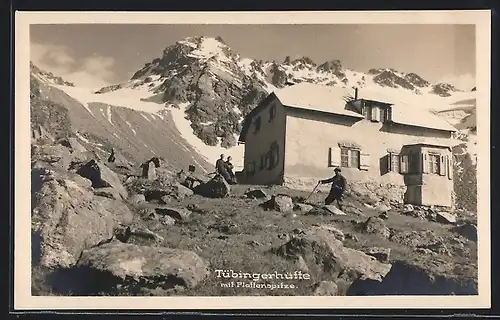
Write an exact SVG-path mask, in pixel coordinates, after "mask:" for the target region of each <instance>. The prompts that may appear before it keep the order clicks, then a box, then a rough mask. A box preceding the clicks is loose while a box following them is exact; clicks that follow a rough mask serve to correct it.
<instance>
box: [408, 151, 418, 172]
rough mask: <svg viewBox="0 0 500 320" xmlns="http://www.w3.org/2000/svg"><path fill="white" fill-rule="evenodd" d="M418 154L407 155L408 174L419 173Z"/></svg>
mask: <svg viewBox="0 0 500 320" xmlns="http://www.w3.org/2000/svg"><path fill="white" fill-rule="evenodd" d="M419 157H420V154H417V153H410V154H409V155H408V172H409V173H419V172H420V168H419V167H420V166H419V161H418V159H419Z"/></svg>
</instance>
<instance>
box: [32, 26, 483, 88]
mask: <svg viewBox="0 0 500 320" xmlns="http://www.w3.org/2000/svg"><path fill="white" fill-rule="evenodd" d="M198 35H201V36H210V37H216V36H220V37H221V38H222V39H223V40H224V42H226V43H227V44H228V45H229V46H230V47H231V48H232V49H233V50H234V51H236V52H238V53H239V54H240V55H241V56H243V57H248V58H254V59H259V60H264V61H272V60H276V61H283V60H284V58H285V57H286V56H290V57H292V58H295V57H301V56H307V57H309V58H311V59H312V60H313V61H315V62H316V63H317V64H320V63H322V62H325V61H327V60H334V59H335V60H340V61H341V62H342V65H343V66H344V67H347V68H350V69H353V70H356V71H359V72H366V71H368V70H369V69H371V68H393V69H396V70H399V71H402V72H415V73H417V74H419V75H420V76H422V77H423V78H424V79H426V80H428V81H430V82H433V83H435V82H440V81H446V82H449V83H452V84H454V85H455V86H457V87H459V88H462V89H464V90H470V89H471V88H472V86H474V83H475V72H476V70H475V63H476V57H475V56H476V43H475V26H474V25H445V24H442V25H428V24H427V25H424V24H418V25H391V24H386V25H383V24H373V25H367V24H365V25H362V24H349V25H339V24H337V25H335V24H331V25H144V24H135V25H133V24H121V25H120V24H58V25H31V28H30V44H31V45H30V50H31V51H30V56H31V61H32V62H33V63H35V64H36V65H37V66H38V67H40V68H42V69H44V70H46V71H50V72H53V73H54V74H56V75H58V76H61V77H63V78H64V79H65V80H67V81H71V82H74V83H75V84H76V85H79V86H85V87H90V88H98V87H102V86H105V85H109V84H113V83H117V82H121V81H126V80H128V79H130V78H131V77H132V75H133V74H134V73H135V72H136V71H137V70H139V69H140V68H142V67H143V66H144V64H145V63H147V62H150V61H152V60H153V59H154V58H157V57H160V56H161V55H162V52H163V50H164V49H165V48H166V47H168V46H170V45H173V44H174V43H175V42H176V41H177V40H180V39H182V38H185V37H189V36H198Z"/></svg>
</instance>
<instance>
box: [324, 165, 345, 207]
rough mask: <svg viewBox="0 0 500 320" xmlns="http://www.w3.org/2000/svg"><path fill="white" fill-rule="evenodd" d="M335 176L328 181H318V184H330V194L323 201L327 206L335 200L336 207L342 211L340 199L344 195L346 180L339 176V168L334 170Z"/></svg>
mask: <svg viewBox="0 0 500 320" xmlns="http://www.w3.org/2000/svg"><path fill="white" fill-rule="evenodd" d="M334 171H335V175H334V176H333V177H331V178H330V179H326V180H320V181H319V183H318V184H327V183H331V184H332V188H331V189H330V193H329V194H328V196H327V197H326V199H325V205H329V204H331V203H333V202H334V201H335V200H336V201H337V205H338V207H339V209H340V210H342V197H343V195H344V191H345V186H346V184H347V181H346V179H345V178H344V176H343V175H341V174H340V171H341V170H340V168H335V170H334Z"/></svg>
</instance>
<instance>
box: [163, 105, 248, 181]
mask: <svg viewBox="0 0 500 320" xmlns="http://www.w3.org/2000/svg"><path fill="white" fill-rule="evenodd" d="M188 105H189V104H188V103H183V104H179V108H178V109H177V108H171V109H170V112H171V113H172V118H173V120H174V123H175V126H176V127H177V130H179V132H180V133H181V135H182V137H183V138H184V139H185V140H186V141H187V142H188V143H189V144H190V145H191V146H192V147H193V148H194V149H195V150H196V151H197V152H198V153H200V154H201V155H202V156H204V157H205V158H206V160H207V161H208V163H214V164H215V161H216V160H217V159H219V157H220V155H221V154H224V155H225V156H226V157H227V156H231V157H232V158H233V165H234V168H235V171H238V170H242V169H243V154H244V151H245V146H244V145H237V146H235V147H232V148H229V149H225V148H222V147H212V146H208V145H206V144H205V143H204V142H203V141H202V140H201V139H200V138H198V137H197V136H196V135H195V134H194V132H193V129H192V128H191V122H190V121H189V120H188V119H186V108H187V106H188Z"/></svg>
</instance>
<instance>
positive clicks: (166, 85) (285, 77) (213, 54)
mask: <svg viewBox="0 0 500 320" xmlns="http://www.w3.org/2000/svg"><path fill="white" fill-rule="evenodd" d="M304 81H305V82H310V83H316V84H323V85H331V86H341V87H347V88H350V87H358V88H365V87H370V88H378V89H380V90H386V91H387V90H392V91H394V92H395V91H399V92H403V93H404V94H406V95H408V94H409V95H411V96H413V95H415V96H426V97H427V96H429V97H434V98H439V97H443V98H447V97H451V96H452V95H453V94H454V93H457V92H460V90H458V89H457V88H455V87H454V86H452V85H450V84H447V83H434V84H431V83H430V82H429V81H427V80H425V79H423V78H422V77H421V76H419V75H417V74H415V73H403V72H399V71H397V70H394V69H389V68H386V69H370V70H369V71H368V72H366V73H363V72H357V71H354V70H350V69H347V68H345V67H343V66H342V63H341V62H340V61H339V60H330V61H326V62H324V63H321V64H317V63H315V62H314V61H312V60H311V59H310V58H308V57H302V58H298V59H291V58H290V57H286V58H285V59H284V61H282V62H277V61H266V62H265V61H261V60H255V59H249V58H245V57H242V56H240V55H239V54H238V53H236V52H235V51H234V50H232V49H231V48H230V47H229V46H228V45H227V44H226V43H224V41H223V40H222V39H221V38H207V37H202V36H198V37H190V38H186V39H183V40H179V41H177V42H176V43H175V44H173V45H171V46H169V47H167V48H165V49H164V50H163V53H162V55H161V56H160V57H158V58H156V59H154V60H153V61H151V62H148V63H146V64H145V65H144V67H143V68H141V69H140V70H138V71H137V72H135V74H134V75H133V76H132V78H131V80H130V81H126V82H124V83H119V84H114V85H111V86H108V87H104V88H102V89H100V90H98V91H97V92H96V93H98V94H104V93H108V92H112V91H119V90H122V89H125V88H129V89H135V90H141V88H146V90H147V91H148V92H150V94H151V95H154V96H155V99H156V101H157V102H158V103H162V104H164V105H166V106H167V107H169V106H171V105H174V106H179V105H181V106H182V108H183V109H184V110H185V113H186V116H187V118H188V120H189V121H190V123H191V127H192V130H193V132H194V134H195V135H196V136H197V137H198V138H200V139H201V140H202V141H203V142H204V143H205V144H207V145H209V146H217V145H222V146H223V147H232V146H234V145H235V142H236V141H235V137H236V136H237V134H239V131H240V130H241V122H242V119H243V117H244V116H245V115H246V114H248V112H250V110H251V109H253V108H254V107H255V106H256V105H257V104H258V103H259V101H261V100H262V98H264V97H265V96H266V95H267V94H268V93H270V92H272V91H274V90H277V89H279V88H282V87H284V86H285V85H286V83H288V82H292V83H298V82H304ZM392 91H391V92H392Z"/></svg>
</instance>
